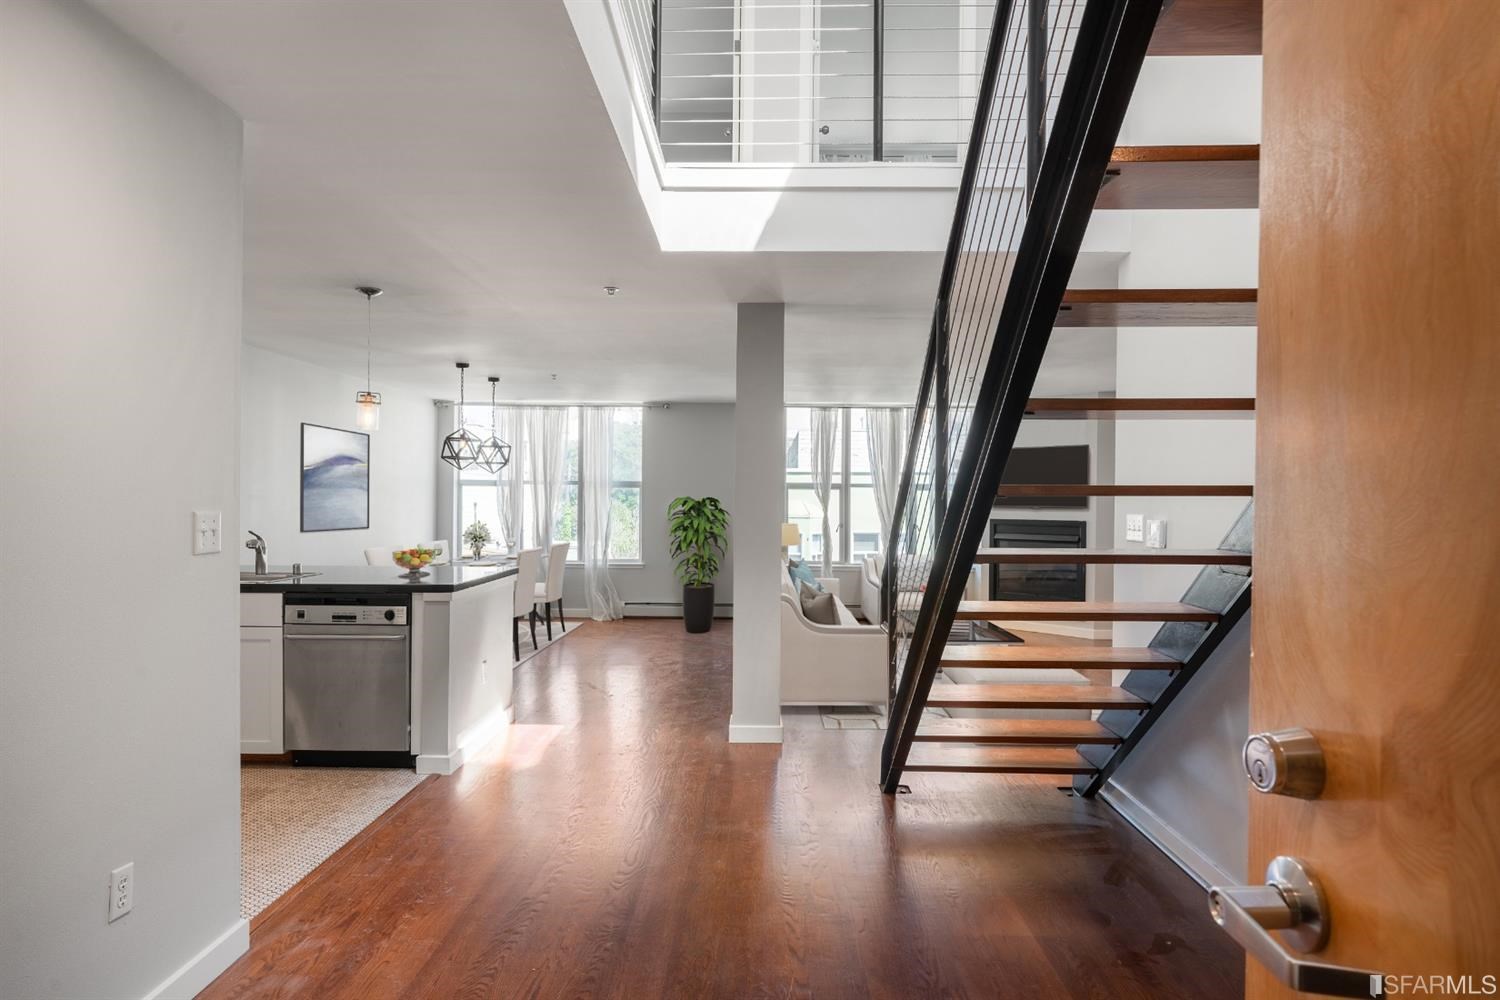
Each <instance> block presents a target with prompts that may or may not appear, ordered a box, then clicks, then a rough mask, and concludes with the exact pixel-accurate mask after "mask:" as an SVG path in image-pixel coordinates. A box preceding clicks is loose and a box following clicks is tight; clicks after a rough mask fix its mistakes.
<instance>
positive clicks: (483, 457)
mask: <svg viewBox="0 0 1500 1000" xmlns="http://www.w3.org/2000/svg"><path fill="white" fill-rule="evenodd" d="M499 382H500V376H498V375H491V376H490V436H489V437H488V438H486V439H485V440H483V441H481V442H480V443H479V457H478V458H477V459H476V460H475V462H474V464H475V465H477V466H479V467H480V468H481V469H483V470H484V471H485V472H499V471H500V470H501V469H503V468H505V467H506V466H507V465H509V464H510V445H508V444H506V443H505V442H504V441H501V440H500V438H499V437H498V436H496V434H495V386H496V385H497V384H498V383H499Z"/></svg>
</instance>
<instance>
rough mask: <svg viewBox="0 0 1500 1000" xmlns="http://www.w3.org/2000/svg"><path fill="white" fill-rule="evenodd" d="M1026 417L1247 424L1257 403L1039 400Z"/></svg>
mask: <svg viewBox="0 0 1500 1000" xmlns="http://www.w3.org/2000/svg"><path fill="white" fill-rule="evenodd" d="M1026 416H1028V417H1033V418H1037V419H1043V420H1132V419H1133V420H1171V419H1185V420H1244V419H1253V418H1254V416H1255V400H1254V398H1251V397H1244V396H1183V397H1177V396H1150V397H1141V396H1137V397H1132V398H1129V399H1125V398H1120V397H1113V398H1084V397H1078V396H1039V397H1034V398H1032V399H1028V400H1027V401H1026Z"/></svg>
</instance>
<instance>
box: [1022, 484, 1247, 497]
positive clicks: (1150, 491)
mask: <svg viewBox="0 0 1500 1000" xmlns="http://www.w3.org/2000/svg"><path fill="white" fill-rule="evenodd" d="M1254 493H1255V487H1253V486H1250V485H1248V484H1245V483H1176V484H1165V483H1003V484H1001V486H1000V496H1002V497H1248V496H1252V495H1254Z"/></svg>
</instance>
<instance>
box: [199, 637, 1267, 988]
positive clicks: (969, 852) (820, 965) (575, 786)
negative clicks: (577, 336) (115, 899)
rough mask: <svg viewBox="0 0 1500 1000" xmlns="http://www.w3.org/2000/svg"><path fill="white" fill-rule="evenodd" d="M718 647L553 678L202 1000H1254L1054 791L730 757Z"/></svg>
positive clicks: (615, 642)
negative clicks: (910, 780)
mask: <svg viewBox="0 0 1500 1000" xmlns="http://www.w3.org/2000/svg"><path fill="white" fill-rule="evenodd" d="M729 640H730V627H729V625H728V623H725V622H716V623H715V625H714V630H713V631H712V632H710V633H708V634H706V635H696V636H689V635H686V634H684V633H683V631H682V624H681V622H680V621H673V620H650V619H638V620H627V621H624V622H616V623H609V624H604V623H592V622H591V623H589V624H587V625H586V626H584V627H583V628H581V629H580V630H579V631H578V633H577V634H576V635H571V636H569V637H568V638H567V639H565V640H564V641H562V642H559V643H557V644H555V645H553V646H551V647H549V648H548V649H546V650H543V652H542V653H541V654H539V655H538V656H536V657H534V658H532V659H531V660H529V661H528V662H527V663H525V664H524V665H522V666H521V667H520V668H518V669H517V671H516V689H515V690H516V699H515V710H516V719H517V721H516V723H515V724H514V725H512V726H511V727H510V728H509V729H508V730H506V731H505V732H504V733H503V734H502V735H501V736H500V737H498V738H497V739H496V740H495V741H494V743H492V744H491V745H490V746H489V747H487V748H485V749H484V750H482V751H480V752H478V753H476V754H475V756H474V758H473V760H472V761H471V762H470V763H469V764H467V765H466V766H465V767H464V768H463V769H462V770H460V771H459V772H458V773H456V774H454V775H450V776H446V777H439V778H434V779H432V780H430V781H427V782H425V783H424V784H423V785H422V786H420V787H419V788H418V789H417V790H416V791H414V792H413V793H412V794H411V795H410V796H409V797H408V798H407V799H405V800H403V802H402V803H400V804H399V805H398V807H397V808H396V809H394V810H393V811H392V812H390V813H388V814H387V816H386V818H385V819H384V820H383V821H382V822H381V824H380V825H379V826H378V827H377V828H376V829H374V830H372V831H371V832H370V833H369V835H367V836H364V837H362V838H360V839H359V840H358V841H357V842H356V843H355V844H354V845H352V847H351V849H350V850H347V851H344V852H340V853H339V854H338V855H336V856H335V857H333V858H331V859H329V861H328V862H326V863H325V864H324V865H322V866H320V867H319V868H318V870H317V871H315V872H314V873H313V875H312V876H310V877H309V879H307V880H306V881H304V882H303V883H302V885H301V887H300V888H299V890H298V892H297V895H296V896H295V897H294V898H292V899H291V900H289V901H288V902H287V903H286V904H285V905H277V906H276V907H275V909H274V910H268V911H267V917H266V919H265V920H263V921H261V922H260V923H259V924H258V925H257V926H256V927H255V929H254V930H253V931H252V932H251V949H250V951H249V953H247V954H246V955H245V956H243V957H242V958H241V959H240V960H239V961H238V962H236V963H235V964H234V966H232V967H231V968H230V969H229V970H228V971H227V972H226V973H225V974H224V975H223V976H221V977H220V978H219V979H218V980H217V981H216V982H214V983H213V984H212V985H211V986H210V987H209V988H208V989H207V990H206V991H204V993H203V994H202V995H203V996H204V997H206V998H209V1000H220V998H224V997H271V996H277V997H316V998H318V1000H325V998H328V1000H342V998H349V1000H354V998H358V1000H385V998H391V1000H396V998H401V1000H406V998H429V997H430V998H443V1000H447V998H454V997H462V998H471V997H472V998H488V997H496V998H509V997H538V998H551V997H567V998H572V997H583V996H589V997H620V998H638V997H684V998H687V997H691V998H695V1000H696V998H705V997H713V998H717V997H726V998H728V997H736V998H737V997H771V996H787V997H803V996H811V997H835V998H842V997H872V998H881V1000H885V998H890V1000H897V998H907V997H913V996H954V997H991V996H1005V995H1023V996H1035V997H1066V996H1074V995H1083V994H1082V993H1080V990H1083V989H1085V987H1084V986H1081V985H1080V984H1086V983H1099V982H1109V983H1111V984H1112V991H1113V992H1112V994H1111V995H1119V996H1141V997H1145V996H1151V997H1182V998H1190V997H1191V998H1199V997H1204V996H1213V997H1216V998H1217V997H1234V996H1236V995H1238V992H1239V990H1240V988H1241V987H1240V980H1241V970H1242V967H1243V962H1242V959H1241V956H1240V954H1239V953H1238V951H1237V949H1236V948H1235V947H1234V945H1233V943H1232V942H1230V941H1229V940H1228V939H1227V938H1226V937H1224V935H1223V934H1222V933H1221V932H1220V931H1218V929H1217V928H1216V927H1214V926H1213V923H1212V921H1211V920H1210V919H1209V918H1208V915H1207V911H1206V908H1205V906H1204V905H1203V899H1202V892H1201V890H1199V889H1198V887H1197V886H1196V885H1194V884H1193V883H1192V881H1191V880H1190V879H1189V878H1188V877H1187V876H1186V875H1184V874H1182V873H1181V872H1180V871H1179V870H1178V869H1176V868H1175V867H1174V866H1173V865H1172V863H1171V862H1170V861H1168V860H1167V859H1166V858H1165V857H1164V856H1162V855H1161V854H1160V853H1159V852H1158V851H1156V849H1155V848H1153V847H1151V846H1150V845H1149V844H1147V843H1146V842H1145V841H1144V840H1143V839H1142V838H1141V837H1140V836H1139V835H1138V834H1136V833H1135V832H1134V831H1133V830H1132V829H1130V828H1129V827H1128V826H1127V825H1126V824H1125V823H1124V822H1123V821H1122V820H1120V819H1119V818H1118V817H1117V816H1115V815H1114V813H1113V812H1112V811H1111V810H1110V809H1109V808H1108V807H1107V806H1105V805H1104V804H1103V803H1100V802H1089V801H1084V800H1080V799H1075V798H1069V797H1066V796H1062V795H1059V794H1058V793H1057V791H1056V790H1055V788H1054V786H1055V785H1056V784H1057V779H1056V778H1055V777H1054V778H1050V779H1049V778H1043V779H1033V778H1027V777H1006V776H986V777H984V778H983V779H982V780H980V781H976V780H975V779H974V778H973V777H972V776H970V777H965V776H963V775H943V774H923V775H921V779H920V783H919V784H917V785H915V786H914V792H913V794H911V795H903V796H900V797H899V798H896V797H888V796H884V795H882V794H880V791H879V789H878V788H877V785H876V774H877V771H878V760H879V754H880V742H881V737H882V736H883V733H881V732H880V731H878V730H868V731H860V730H825V729H823V728H822V725H821V723H820V721H819V719H818V716H817V714H816V713H815V712H814V713H811V714H806V715H803V716H801V717H800V719H801V722H800V723H799V722H798V721H797V720H798V719H799V717H798V716H797V715H795V714H794V713H790V711H789V714H788V716H787V719H788V724H787V730H786V742H785V744H784V745H782V746H780V747H776V746H753V745H730V744H728V743H727V742H726V740H725V731H726V726H727V724H728V712H729V693H730V692H729V688H730V641H729ZM1027 749H1030V750H1031V751H1032V752H1035V751H1037V750H1045V749H1049V748H1027ZM1122 862H1123V863H1127V864H1128V865H1129V868H1130V871H1131V875H1130V877H1129V879H1127V880H1125V881H1123V882H1122V881H1120V880H1119V879H1115V878H1113V876H1112V874H1111V873H1112V872H1115V871H1117V870H1118V868H1119V865H1120V864H1121V863H1122ZM1099 913H1112V914H1125V913H1128V914H1129V915H1130V919H1128V920H1121V919H1114V920H1111V921H1109V922H1107V923H1102V922H1101V921H1100V920H1099V919H1098V918H1097V915H1098V914H1099ZM1162 934H1166V935H1170V937H1171V940H1173V941H1174V942H1177V943H1178V944H1179V946H1178V947H1175V948H1173V949H1170V950H1167V951H1161V950H1160V949H1158V951H1157V952H1156V953H1153V957H1152V959H1151V961H1150V963H1149V964H1139V963H1125V964H1122V963H1121V962H1119V961H1118V959H1117V956H1120V955H1144V954H1147V953H1148V951H1149V950H1150V949H1151V948H1152V947H1153V942H1154V941H1155V938H1156V936H1158V935H1162ZM1059 952H1061V953H1064V954H1069V955H1075V956H1077V958H1078V961H1081V962H1094V963H1096V964H1097V965H1098V966H1099V967H1098V968H1097V969H1069V968H1068V967H1067V966H1066V965H1062V966H1059V965H1058V964H1057V963H1056V962H1055V961H1054V957H1055V956H1056V955H1057V954H1058V953H1059ZM1096 992H1097V991H1096Z"/></svg>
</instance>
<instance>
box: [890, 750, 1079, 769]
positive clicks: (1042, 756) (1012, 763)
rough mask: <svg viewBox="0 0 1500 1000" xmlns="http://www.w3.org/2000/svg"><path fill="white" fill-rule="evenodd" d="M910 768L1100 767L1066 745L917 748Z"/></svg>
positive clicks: (907, 767) (908, 767)
mask: <svg viewBox="0 0 1500 1000" xmlns="http://www.w3.org/2000/svg"><path fill="white" fill-rule="evenodd" d="M904 770H907V771H936V772H941V771H955V772H964V773H969V772H986V773H991V774H1093V773H1094V772H1095V770H1097V769H1096V768H1095V767H1094V766H1093V765H1092V764H1090V763H1089V762H1088V761H1086V760H1084V759H1083V757H1082V756H1081V755H1080V754H1079V753H1078V751H1077V750H1073V749H1071V748H1066V747H917V746H915V745H913V747H912V751H911V756H909V757H907V758H906V767H905V768H904Z"/></svg>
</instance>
